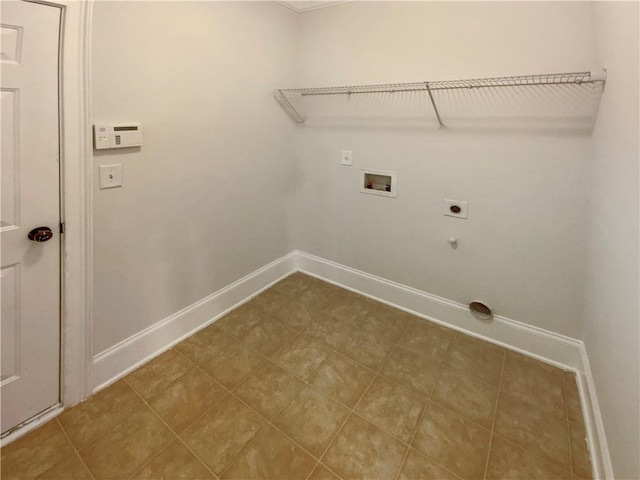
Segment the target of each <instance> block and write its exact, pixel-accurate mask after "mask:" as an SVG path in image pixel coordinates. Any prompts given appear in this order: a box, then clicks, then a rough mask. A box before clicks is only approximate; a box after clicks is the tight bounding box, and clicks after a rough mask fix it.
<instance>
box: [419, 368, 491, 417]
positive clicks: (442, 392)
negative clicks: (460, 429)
mask: <svg viewBox="0 0 640 480" xmlns="http://www.w3.org/2000/svg"><path fill="white" fill-rule="evenodd" d="M431 398H432V399H433V400H434V401H435V402H438V403H439V404H440V405H444V406H445V407H447V408H448V409H450V410H452V411H454V412H456V413H458V414H460V415H463V416H465V417H467V418H470V419H471V420H473V421H474V422H476V423H479V424H480V425H482V426H483V427H486V428H488V429H491V428H492V426H493V417H494V413H495V407H496V401H497V400H498V389H497V388H496V387H492V386H491V385H489V384H488V383H485V382H483V381H482V380H479V379H478V378H476V377H471V376H469V375H463V374H460V373H457V372H453V371H451V370H450V369H449V368H445V370H444V372H443V373H442V376H441V377H440V380H439V381H438V385H437V386H436V389H435V391H434V392H433V396H432V397H431Z"/></svg>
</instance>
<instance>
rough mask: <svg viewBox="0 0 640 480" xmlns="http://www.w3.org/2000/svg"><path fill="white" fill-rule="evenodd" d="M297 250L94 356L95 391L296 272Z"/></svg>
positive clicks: (93, 375)
mask: <svg viewBox="0 0 640 480" xmlns="http://www.w3.org/2000/svg"><path fill="white" fill-rule="evenodd" d="M295 256H296V254H295V252H292V253H289V254H287V255H285V256H284V257H282V258H279V259H278V260H275V261H274V262H272V263H270V264H268V265H266V266H264V267H262V268H260V269H258V270H256V271H255V272H253V273H250V274H249V275H247V276H245V277H243V278H241V279H240V280H237V281H236V282H233V283H232V284H230V285H228V286H226V287H224V288H222V289H221V290H218V291H217V292H215V293H213V294H211V295H209V296H208V297H206V298H203V299H202V300H200V301H198V302H196V303H194V304H192V305H190V306H188V307H187V308H184V309H183V310H180V311H179V312H176V313H174V314H173V315H171V316H169V317H167V318H165V319H163V320H160V321H159V322H158V323H155V324H154V325H152V326H150V327H148V328H146V329H144V330H142V331H141V332H138V333H136V334H135V335H133V336H131V337H129V338H127V339H125V340H123V341H122V342H120V343H118V344H116V345H114V346H113V347H111V348H109V349H107V350H105V351H104V352H101V353H99V354H98V355H96V356H95V357H94V358H93V372H92V378H93V392H94V393H95V392H97V391H99V390H102V389H103V388H105V387H107V386H108V385H110V384H112V383H113V382H115V381H117V380H119V379H120V378H122V377H124V376H125V375H127V374H128V373H129V372H131V371H133V370H135V369H136V368H138V367H139V366H141V365H143V364H144V363H146V362H148V361H149V360H151V359H152V358H154V357H156V356H158V355H160V354H161V353H163V352H164V351H166V350H168V349H170V348H171V347H173V346H174V345H175V344H177V343H179V342H180V341H182V340H183V339H185V338H187V337H189V336H191V335H193V334H194V333H195V332H197V331H198V330H201V329H202V328H204V327H206V326H207V325H209V324H211V323H213V322H214V321H216V320H217V319H218V318H220V317H222V316H223V315H225V314H226V313H227V312H229V311H230V310H233V309H234V308H237V307H239V306H240V305H242V304H243V303H245V302H246V301H248V300H250V299H251V298H252V297H254V296H255V295H257V294H258V293H260V292H261V291H262V290H264V289H266V288H268V287H270V286H271V285H272V284H273V283H275V282H277V281H278V280H280V279H281V278H283V277H285V276H287V275H289V274H290V273H292V272H294V271H295V270H296V269H295Z"/></svg>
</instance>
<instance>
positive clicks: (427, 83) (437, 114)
mask: <svg viewBox="0 0 640 480" xmlns="http://www.w3.org/2000/svg"><path fill="white" fill-rule="evenodd" d="M424 84H425V86H426V87H427V93H428V94H429V98H430V99H431V105H432V106H433V111H434V112H436V118H437V119H438V123H439V124H440V128H441V129H442V128H444V123H442V118H440V112H438V107H437V105H436V101H435V100H434V99H433V93H431V87H430V86H429V82H424Z"/></svg>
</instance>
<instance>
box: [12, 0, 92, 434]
mask: <svg viewBox="0 0 640 480" xmlns="http://www.w3.org/2000/svg"><path fill="white" fill-rule="evenodd" d="M25 1H28V2H30V3H39V4H42V5H47V6H50V7H55V8H59V9H60V18H61V21H60V22H61V23H60V51H59V55H60V64H59V65H60V66H59V78H60V88H59V99H58V105H59V113H58V114H59V132H60V133H59V142H60V202H61V209H60V221H61V222H62V223H64V226H65V227H64V234H63V235H61V242H60V263H61V270H60V271H61V286H60V323H61V324H60V397H59V398H60V403H59V404H58V405H54V406H53V407H51V408H49V409H47V410H46V411H45V412H43V413H41V414H40V415H37V416H36V417H34V418H32V419H30V420H28V421H27V422H25V424H23V425H22V426H20V427H19V428H17V429H16V430H14V431H13V432H11V433H10V434H9V435H7V436H5V437H4V438H3V439H2V441H1V443H0V445H2V446H4V445H6V444H7V443H10V442H12V441H13V440H15V439H16V438H18V437H20V436H22V435H24V434H25V433H27V432H28V431H30V430H33V429H35V428H37V427H38V426H40V425H42V424H43V423H45V422H47V421H49V420H50V419H51V418H52V417H54V416H56V415H58V414H59V413H60V412H62V410H63V409H64V408H67V407H70V406H72V405H75V404H76V403H79V402H80V401H82V400H84V399H86V398H87V397H89V396H90V395H91V393H92V387H93V385H92V382H91V377H92V375H91V372H92V366H93V351H92V344H93V340H92V308H91V307H92V298H93V242H92V232H93V224H92V220H91V212H92V207H93V195H92V192H93V176H92V166H93V151H92V139H91V96H90V81H91V25H92V14H93V0H25Z"/></svg>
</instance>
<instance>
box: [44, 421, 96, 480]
mask: <svg viewBox="0 0 640 480" xmlns="http://www.w3.org/2000/svg"><path fill="white" fill-rule="evenodd" d="M54 420H55V421H56V423H57V424H58V426H59V427H60V429H61V430H62V433H63V434H64V436H65V437H66V439H67V442H69V444H70V445H71V448H73V451H74V453H75V454H76V456H77V457H78V458H79V459H80V463H82V465H83V466H84V468H85V469H86V471H87V472H89V477H91V479H93V480H95V477H94V476H93V472H92V471H91V469H90V468H89V466H88V465H87V463H86V462H85V461H84V458H82V455H80V451H79V450H78V449H77V448H76V446H75V445H74V444H73V442H72V441H71V437H70V436H69V434H68V433H67V431H66V430H65V428H64V426H63V425H62V422H60V421H59V420H58V417H55V418H54ZM92 443H93V442H92ZM56 463H57V462H56ZM54 465H56V464H54ZM52 466H53V465H52Z"/></svg>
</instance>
